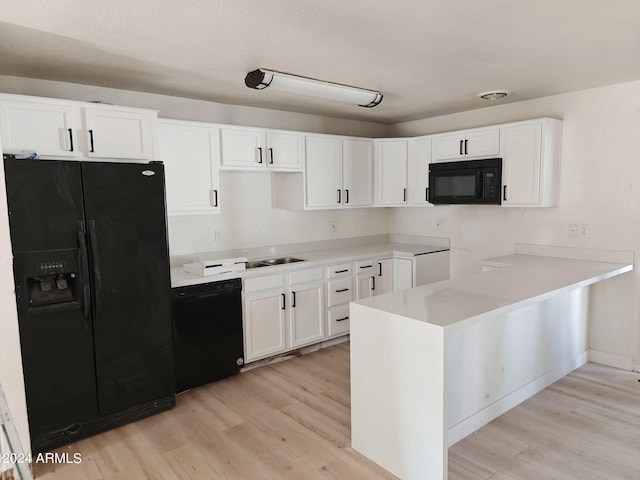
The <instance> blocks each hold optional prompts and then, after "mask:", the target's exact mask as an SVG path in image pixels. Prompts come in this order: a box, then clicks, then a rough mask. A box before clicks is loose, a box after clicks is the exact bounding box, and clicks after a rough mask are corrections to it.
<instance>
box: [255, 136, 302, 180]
mask: <svg viewBox="0 0 640 480" xmlns="http://www.w3.org/2000/svg"><path fill="white" fill-rule="evenodd" d="M265 141H266V148H267V156H266V159H265V161H266V165H267V168H269V169H270V170H275V171H287V172H300V171H302V165H303V163H304V135H300V134H297V133H290V132H267V134H266V137H265Z"/></svg>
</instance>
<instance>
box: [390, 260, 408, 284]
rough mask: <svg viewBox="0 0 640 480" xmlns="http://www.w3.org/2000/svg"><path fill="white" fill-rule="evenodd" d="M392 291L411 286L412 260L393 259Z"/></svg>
mask: <svg viewBox="0 0 640 480" xmlns="http://www.w3.org/2000/svg"><path fill="white" fill-rule="evenodd" d="M392 264H393V282H392V284H393V291H394V292H395V291H396V290H405V289H407V288H413V260H409V259H408V258H394V259H393V262H392Z"/></svg>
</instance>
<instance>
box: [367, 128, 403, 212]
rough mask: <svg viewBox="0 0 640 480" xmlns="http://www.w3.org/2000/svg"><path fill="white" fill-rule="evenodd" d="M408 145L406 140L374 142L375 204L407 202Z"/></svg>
mask: <svg viewBox="0 0 640 480" xmlns="http://www.w3.org/2000/svg"><path fill="white" fill-rule="evenodd" d="M407 162H408V145H407V140H406V139H381V140H375V190H374V191H375V204H376V205H381V206H394V205H404V204H406V202H407Z"/></svg>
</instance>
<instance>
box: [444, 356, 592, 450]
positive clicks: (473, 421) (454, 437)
mask: <svg viewBox="0 0 640 480" xmlns="http://www.w3.org/2000/svg"><path fill="white" fill-rule="evenodd" d="M588 357H589V352H584V353H581V354H580V355H578V356H576V357H575V358H573V359H572V360H571V361H569V362H567V363H565V364H562V365H559V366H557V367H556V368H554V369H552V370H550V371H549V372H547V373H545V374H544V375H542V376H540V377H538V378H536V379H535V380H533V381H531V382H529V383H527V384H526V385H523V386H522V387H520V388H519V389H518V390H515V391H513V392H511V393H509V394H508V395H505V396H504V397H502V398H501V399H499V400H497V401H496V402H494V403H492V404H491V405H489V406H487V407H485V408H483V409H482V410H480V411H479V412H477V413H475V414H473V415H472V416H470V417H467V418H466V419H464V420H462V421H461V422H459V423H457V424H456V425H454V426H452V427H449V430H448V433H447V444H448V446H449V447H450V446H451V445H453V444H455V443H457V442H459V441H460V440H462V439H463V438H464V437H466V436H467V435H469V434H471V433H473V432H475V431H476V430H478V429H479V428H481V427H483V426H484V425H486V424H487V423H489V422H490V421H492V420H494V419H495V418H498V417H499V416H500V415H502V414H503V413H505V412H507V411H509V410H511V409H512V408H513V407H515V406H516V405H518V404H520V403H522V402H523V401H525V400H526V399H527V398H530V397H532V396H534V395H535V394H536V393H538V392H540V391H542V390H544V389H545V388H547V387H548V386H549V385H551V384H552V383H554V382H557V381H558V380H560V379H561V378H562V377H564V376H566V375H568V374H569V373H571V372H572V371H574V370H575V369H576V368H579V367H581V366H582V365H584V364H585V363H587V359H588Z"/></svg>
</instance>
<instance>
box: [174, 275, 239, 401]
mask: <svg viewBox="0 0 640 480" xmlns="http://www.w3.org/2000/svg"><path fill="white" fill-rule="evenodd" d="M172 298H173V313H174V320H175V329H176V336H175V338H176V382H177V389H178V392H181V391H183V390H188V389H189V388H193V387H197V386H200V385H205V384H207V383H210V382H213V381H215V380H220V379H222V378H225V377H229V376H231V375H235V374H236V373H239V372H240V367H242V365H243V364H244V347H243V335H242V281H241V280H240V279H239V278H235V279H231V280H221V281H218V282H211V283H204V284H200V285H192V286H188V287H178V288H173V289H172Z"/></svg>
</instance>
